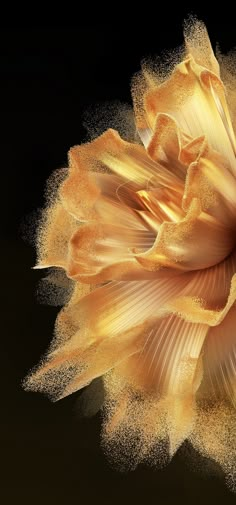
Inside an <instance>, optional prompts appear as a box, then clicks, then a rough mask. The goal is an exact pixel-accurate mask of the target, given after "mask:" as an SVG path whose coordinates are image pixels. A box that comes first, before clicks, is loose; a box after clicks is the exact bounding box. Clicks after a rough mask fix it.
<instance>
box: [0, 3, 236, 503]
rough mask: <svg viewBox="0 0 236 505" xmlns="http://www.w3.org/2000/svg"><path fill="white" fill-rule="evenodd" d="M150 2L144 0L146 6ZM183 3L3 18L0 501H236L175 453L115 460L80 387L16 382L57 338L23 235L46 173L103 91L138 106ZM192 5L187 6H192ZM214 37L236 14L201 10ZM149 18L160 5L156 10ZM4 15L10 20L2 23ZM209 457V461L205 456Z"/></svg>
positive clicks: (234, 33)
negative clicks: (151, 59) (66, 18)
mask: <svg viewBox="0 0 236 505" xmlns="http://www.w3.org/2000/svg"><path fill="white" fill-rule="evenodd" d="M143 8H144V6H143ZM188 12H189V9H186V11H185V12H183V11H181V12H173V11H172V10H171V8H170V12H168V13H166V14H161V15H160V13H159V15H158V16H157V17H156V20H154V19H152V23H151V25H150V26H147V25H146V21H145V27H143V25H142V23H141V22H140V24H139V25H137V24H134V25H132V23H127V24H126V25H124V24H123V23H120V24H119V25H117V26H116V25H115V26H114V24H109V23H108V24H104V25H100V24H97V25H89V24H87V25H82V24H81V23H80V22H79V21H78V22H77V24H73V25H71V26H66V24H64V25H63V24H62V23H61V24H58V25H57V26H55V25H51V26H50V25H47V24H45V25H35V26H33V27H32V26H30V25H29V26H24V27H22V26H20V25H18V26H17V25H16V26H14V27H12V26H11V24H10V23H9V24H8V25H7V26H6V27H4V26H2V32H1V45H0V58H1V59H0V73H1V115H0V121H1V125H2V135H1V142H2V149H1V204H3V208H2V210H1V216H2V220H1V222H2V224H1V239H2V240H1V254H2V261H1V281H2V282H1V297H2V303H1V306H2V308H3V312H2V316H1V331H2V336H1V339H2V340H1V351H2V356H3V359H2V365H1V369H2V371H3V378H2V383H1V384H2V387H1V403H2V414H1V431H0V432H1V437H2V440H1V445H0V451H1V452H0V461H1V467H2V470H1V480H2V483H1V486H0V492H1V494H2V500H1V503H3V504H4V505H5V504H8V503H9V504H15V503H17V504H21V503H22V504H23V503H24V504H28V503H29V504H31V503H32V504H34V505H38V504H40V505H41V504H44V505H49V504H50V505H54V504H55V505H56V504H57V505H61V504H63V505H70V504H72V503H78V504H80V505H90V504H92V503H97V504H98V505H100V504H101V505H108V504H109V505H110V504H114V505H116V504H120V503H122V505H126V504H129V505H130V504H137V505H141V504H142V505H143V504H144V503H145V504H147V505H154V504H169V503H173V502H174V501H175V502H176V503H186V504H188V503H193V504H194V503H199V502H201V503H202V504H204V503H209V504H211V503H214V504H220V503H224V504H231V503H232V504H233V503H236V495H233V494H232V493H230V492H229V491H228V490H227V488H226V486H225V483H224V481H223V479H222V478H220V477H217V476H211V475H209V474H208V473H207V475H206V476H205V477H204V476H203V475H202V474H200V473H196V472H193V470H192V469H191V468H190V467H189V463H188V460H186V459H185V457H184V455H183V451H182V452H181V451H180V452H179V453H178V454H177V455H176V456H175V458H174V459H173V461H172V462H171V464H170V465H169V466H168V467H167V468H165V469H164V470H162V471H160V470H159V471H158V470H155V469H150V468H146V467H144V466H140V467H139V468H138V469H137V470H135V471H134V472H131V473H118V472H117V471H115V470H114V469H112V468H111V467H110V466H109V465H108V463H107V461H106V459H105V457H104V455H103V453H102V451H101V449H100V445H99V443H100V441H99V432H100V418H99V415H97V416H96V417H95V418H92V419H87V420H80V419H79V418H78V415H77V413H76V409H75V403H76V398H77V396H78V395H72V396H71V397H69V398H67V399H65V400H63V401H61V402H58V403H50V401H49V400H48V399H46V398H44V397H42V396H40V395H39V394H33V393H26V392H24V391H23V390H22V388H21V380H22V379H23V377H24V375H25V374H26V373H27V371H28V370H29V368H31V367H32V366H33V365H34V364H35V363H37V361H38V360H39V357H40V356H41V354H42V352H43V351H44V350H45V349H46V348H47V346H48V343H49V342H50V339H51V335H52V331H53V324H54V320H55V317H56V313H57V310H58V309H57V308H55V307H49V306H46V305H40V304H39V303H38V302H37V300H36V296H35V291H36V287H37V282H38V280H39V279H40V277H41V276H42V273H41V272H38V271H34V270H32V269H31V267H32V266H33V265H34V261H35V252H34V249H33V248H32V247H31V246H30V245H29V244H27V243H26V242H24V241H23V240H22V238H21V235H22V231H21V229H22V221H23V220H25V219H26V216H27V215H28V214H29V213H31V212H32V211H34V210H36V209H37V208H39V207H40V206H42V204H43V192H44V187H45V181H46V179H47V178H48V176H49V175H50V173H51V172H52V171H53V170H54V169H55V168H58V167H61V166H65V164H66V159H67V151H68V149H69V147H70V146H72V145H74V144H77V143H80V142H82V141H83V139H84V138H85V133H86V132H85V130H84V128H83V126H82V116H83V113H84V111H86V109H87V108H88V107H89V106H90V105H91V104H96V103H102V102H103V101H108V100H117V99H118V100H121V101H122V102H128V103H131V97H130V87H129V84H130V79H131V77H132V75H133V73H134V72H136V71H137V70H139V66H140V60H141V59H142V57H144V56H147V55H155V54H158V53H160V52H161V51H162V50H163V49H170V48H172V47H175V46H178V45H180V44H181V43H182V21H183V18H184V16H185V14H186V13H188ZM190 12H191V10H190ZM194 12H195V13H196V14H197V15H198V16H199V17H200V18H201V19H203V20H204V21H205V22H206V24H207V27H208V30H209V33H210V36H211V40H212V42H213V46H215V43H216V41H217V40H218V41H219V43H220V45H221V47H222V49H223V50H225V51H226V50H228V49H230V48H232V47H233V46H234V45H236V30H235V29H234V19H233V16H231V14H230V13H229V12H225V13H224V12H222V10H217V7H215V10H214V12H212V13H207V12H206V10H202V11H200V10H199V9H195V10H194ZM152 16H154V14H153V15H152ZM3 24H4V23H3ZM202 464H203V466H204V465H205V463H204V461H203V462H202Z"/></svg>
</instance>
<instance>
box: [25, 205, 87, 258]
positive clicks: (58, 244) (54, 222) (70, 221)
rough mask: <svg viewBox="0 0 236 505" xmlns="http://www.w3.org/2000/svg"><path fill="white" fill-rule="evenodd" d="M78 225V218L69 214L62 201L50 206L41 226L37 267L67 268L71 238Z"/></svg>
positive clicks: (45, 212)
mask: <svg viewBox="0 0 236 505" xmlns="http://www.w3.org/2000/svg"><path fill="white" fill-rule="evenodd" d="M77 226H78V224H77V222H76V220H75V219H74V218H73V217H72V216H71V215H70V214H68V212H67V211H66V210H65V209H64V207H63V206H62V204H61V202H60V201H58V200H57V201H56V202H55V204H54V205H53V206H51V207H48V209H46V211H44V215H43V219H42V222H41V224H40V227H39V233H38V240H37V248H38V259H37V265H36V267H35V268H47V267H51V266H54V267H62V268H66V265H67V255H68V244H69V240H70V238H71V235H72V234H73V233H74V232H75V230H76V229H77Z"/></svg>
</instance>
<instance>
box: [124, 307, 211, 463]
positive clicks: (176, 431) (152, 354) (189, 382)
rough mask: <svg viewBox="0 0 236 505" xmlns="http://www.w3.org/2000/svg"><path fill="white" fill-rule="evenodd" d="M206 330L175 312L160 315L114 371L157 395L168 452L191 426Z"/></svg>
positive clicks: (199, 381)
mask: <svg viewBox="0 0 236 505" xmlns="http://www.w3.org/2000/svg"><path fill="white" fill-rule="evenodd" d="M207 331H208V327H207V325H204V324H194V323H189V322H186V321H184V320H183V319H180V318H179V317H178V316H176V315H175V314H171V315H170V316H167V317H164V318H161V319H160V320H159V321H157V322H156V323H155V324H154V326H153V327H152V328H151V330H150V331H149V333H148V335H147V336H146V337H145V340H144V345H143V348H142V351H141V352H139V353H136V354H134V355H132V356H130V357H129V358H128V359H127V360H124V361H123V362H122V363H121V364H120V365H118V368H117V370H116V373H117V374H118V375H120V376H121V377H122V378H125V379H126V380H127V381H128V383H130V384H131V385H132V387H134V388H135V389H136V390H139V391H140V390H141V391H144V392H146V393H148V394H150V393H151V394H153V397H154V398H159V404H160V406H162V409H164V410H165V411H166V413H167V426H168V433H169V439H170V453H171V455H173V454H174V452H176V450H177V449H178V447H179V446H180V444H181V443H182V442H183V441H184V440H185V438H187V436H188V435H189V433H190V432H191V429H192V427H193V418H194V407H195V393H196V391H197V390H198V388H199V386H200V383H201V379H202V360H201V351H202V346H203V343H204V339H205V336H206V334H207Z"/></svg>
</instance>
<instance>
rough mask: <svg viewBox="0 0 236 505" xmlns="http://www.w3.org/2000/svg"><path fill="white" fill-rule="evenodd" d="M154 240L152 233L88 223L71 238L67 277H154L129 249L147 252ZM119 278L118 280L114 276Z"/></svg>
mask: <svg viewBox="0 0 236 505" xmlns="http://www.w3.org/2000/svg"><path fill="white" fill-rule="evenodd" d="M154 240H155V234H154V232H153V231H149V230H142V229H140V230H139V229H132V228H131V229H130V230H129V231H128V233H127V229H126V228H125V227H122V226H116V225H111V224H101V223H94V222H92V223H88V224H85V225H82V226H80V227H79V229H78V230H77V231H76V232H75V233H74V235H73V236H72V237H71V239H70V244H69V255H68V264H67V269H66V270H67V275H68V276H69V277H72V278H73V279H77V280H80V281H82V282H94V281H95V280H98V279H99V282H101V279H102V280H103V281H104V280H118V279H126V280H127V278H130V279H132V278H135V276H136V278H143V279H145V278H146V279H147V278H150V279H151V278H153V276H151V275H150V273H149V275H145V271H144V269H142V267H141V265H138V264H137V262H136V261H135V259H134V258H133V253H132V252H131V249H132V248H134V247H137V248H139V249H140V250H146V249H148V248H149V247H150V246H151V245H152V244H153V242H154ZM117 276H118V277H117Z"/></svg>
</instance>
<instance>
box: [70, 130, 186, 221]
mask: <svg viewBox="0 0 236 505" xmlns="http://www.w3.org/2000/svg"><path fill="white" fill-rule="evenodd" d="M99 171H100V172H103V173H104V172H105V173H110V174H111V172H113V174H116V177H117V176H118V179H116V180H114V177H113V178H112V179H111V180H110V181H109V178H108V177H106V178H105V177H102V174H99V173H98V172H99ZM151 180H152V184H153V185H154V186H155V185H160V184H161V185H164V186H166V187H169V188H172V189H174V191H182V190H183V184H181V182H180V181H179V180H178V178H175V177H174V175H173V174H171V173H170V172H169V171H168V170H167V169H165V167H161V166H159V165H158V164H157V163H155V162H154V161H153V160H151V159H150V157H149V156H148V155H147V153H146V151H145V149H144V148H143V147H142V146H140V145H138V144H131V143H129V142H125V141H124V140H122V139H121V138H120V136H119V135H118V133H117V132H115V131H114V130H108V131H107V132H105V133H104V134H103V135H101V136H100V137H98V138H97V139H96V140H94V141H93V142H91V143H89V144H84V145H81V146H78V147H74V148H73V149H72V150H71V151H70V172H69V177H68V178H67V179H66V180H65V182H64V183H63V184H62V186H61V190H60V194H61V198H62V202H63V205H64V206H65V208H66V209H67V210H68V211H69V212H70V213H72V214H73V215H75V216H76V217H77V218H78V219H81V220H84V219H96V218H97V217H99V214H100V212H101V211H102V217H104V216H105V212H104V208H103V206H104V203H105V204H106V205H107V204H108V203H109V205H110V206H111V205H113V206H114V203H115V208H114V209H113V213H114V212H117V211H119V210H120V209H121V210H122V212H125V211H126V214H127V213H128V212H130V216H131V217H132V212H131V211H129V209H128V207H127V208H125V207H124V205H123V206H122V205H121V200H122V202H123V201H124V199H122V198H121V193H122V189H123V193H124V190H125V188H126V195H125V196H126V201H127V191H128V192H129V195H128V203H130V201H131V205H132V207H133V201H134V192H135V191H133V195H132V196H131V193H132V188H133V190H138V189H143V188H144V187H145V188H146V185H147V184H149V182H150V181H151ZM116 182H117V185H116ZM109 185H110V188H109ZM122 185H123V188H122ZM112 187H113V191H114V195H113V196H112ZM117 190H119V191H118V193H117ZM102 193H104V197H103V195H102ZM104 198H105V202H104ZM122 207H123V209H122ZM106 210H107V211H108V210H109V207H108V205H107V207H106ZM107 213H108V212H107Z"/></svg>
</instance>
